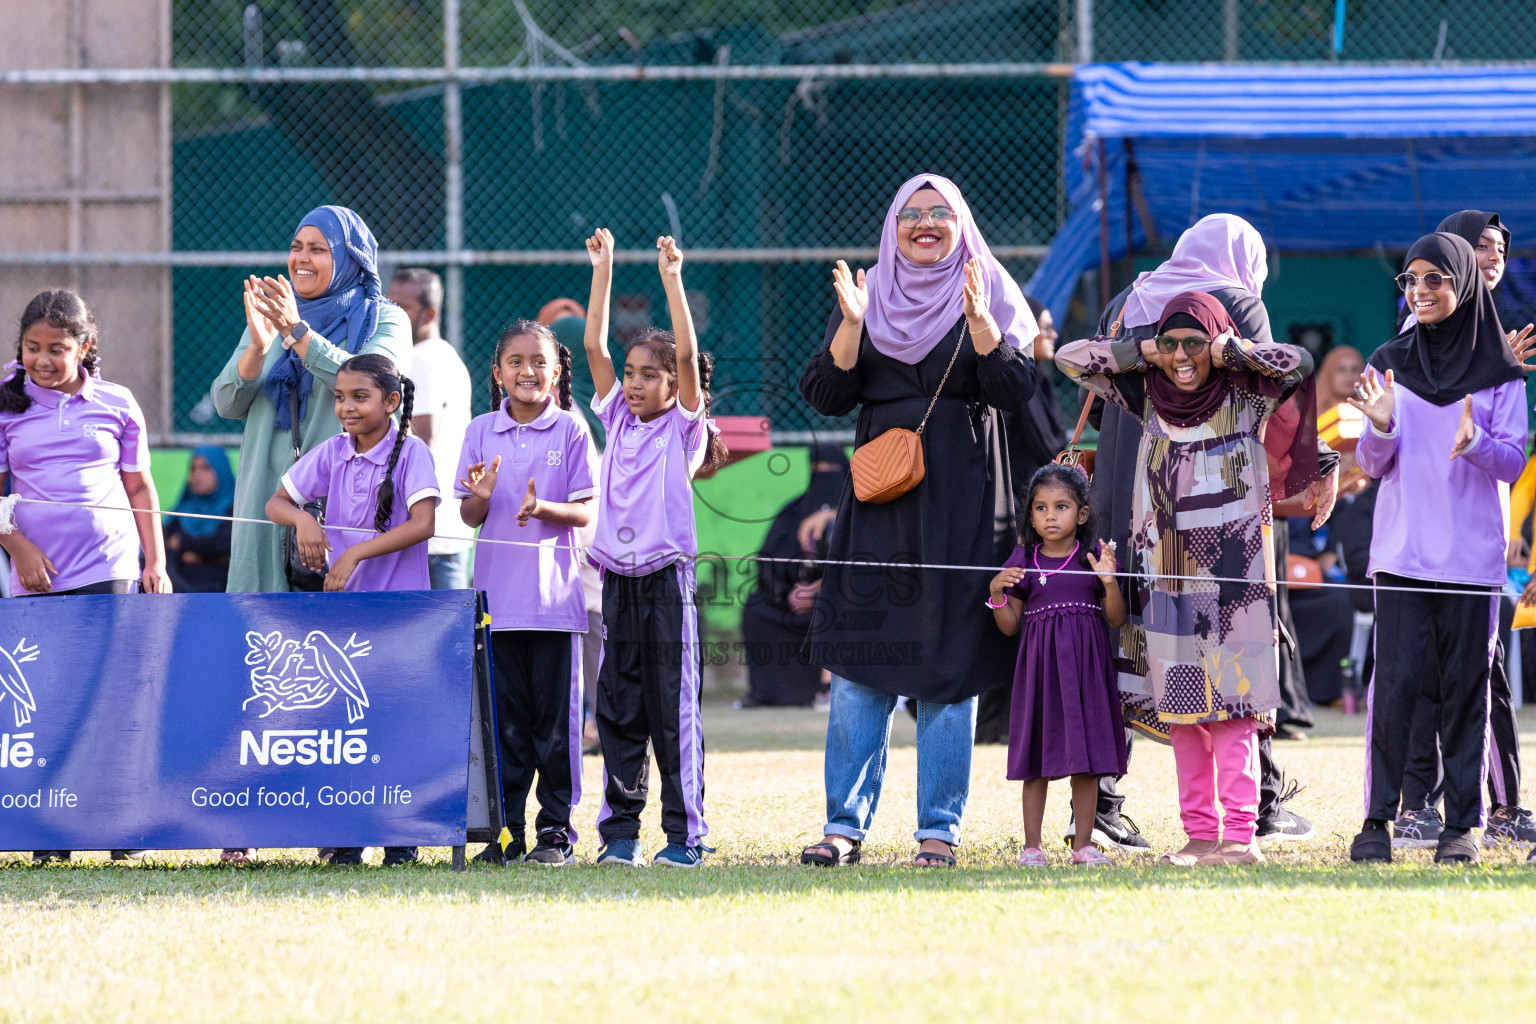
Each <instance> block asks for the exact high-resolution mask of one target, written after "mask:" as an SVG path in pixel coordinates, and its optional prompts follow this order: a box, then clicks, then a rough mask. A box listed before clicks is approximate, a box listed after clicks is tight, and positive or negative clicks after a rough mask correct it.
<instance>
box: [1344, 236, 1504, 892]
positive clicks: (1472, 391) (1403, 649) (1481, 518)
mask: <svg viewBox="0 0 1536 1024" xmlns="http://www.w3.org/2000/svg"><path fill="white" fill-rule="evenodd" d="M1404 263H1405V272H1404V273H1403V274H1402V275H1401V276H1400V277H1399V278H1398V284H1399V286H1400V287H1402V288H1403V290H1404V292H1405V293H1406V294H1407V296H1408V302H1409V308H1410V309H1411V310H1412V311H1413V313H1414V317H1415V321H1416V322H1415V323H1414V324H1413V326H1412V327H1410V328H1409V329H1408V330H1406V331H1404V332H1402V333H1401V334H1399V335H1398V336H1397V337H1395V338H1393V339H1392V340H1391V341H1389V342H1387V343H1386V344H1384V345H1382V346H1381V347H1380V348H1379V349H1377V350H1376V352H1375V353H1374V354H1373V355H1372V356H1371V359H1370V364H1369V367H1368V369H1367V371H1366V373H1365V374H1363V375H1362V376H1361V381H1360V387H1359V391H1358V393H1359V395H1360V397H1359V398H1352V399H1349V400H1348V401H1349V404H1351V405H1353V406H1354V407H1355V408H1357V409H1359V410H1360V411H1361V412H1363V413H1364V414H1365V417H1366V419H1367V420H1368V421H1369V426H1368V427H1367V429H1366V431H1365V433H1364V434H1363V435H1362V436H1361V438H1360V442H1359V446H1358V447H1357V449H1356V452H1355V457H1356V459H1357V461H1358V462H1359V464H1360V468H1361V469H1363V470H1364V471H1365V472H1366V473H1367V474H1368V475H1370V476H1373V477H1376V478H1378V479H1379V480H1380V481H1381V484H1380V489H1379V490H1378V492H1377V498H1376V511H1375V516H1374V528H1373V532H1372V537H1371V560H1370V566H1369V570H1368V571H1369V573H1370V575H1371V577H1372V579H1373V580H1374V581H1375V583H1376V587H1377V590H1376V639H1375V651H1376V668H1375V672H1374V673H1373V678H1372V682H1371V694H1370V702H1369V704H1368V706H1367V714H1366V728H1367V732H1368V735H1369V736H1370V743H1369V747H1368V751H1367V759H1366V809H1365V824H1364V827H1363V828H1362V829H1361V831H1360V834H1359V835H1357V836H1356V837H1355V840H1354V843H1353V844H1352V845H1351V847H1350V857H1351V859H1352V860H1356V861H1387V860H1390V859H1391V856H1392V851H1391V837H1390V836H1389V835H1388V833H1387V831H1386V826H1387V823H1388V822H1390V821H1392V820H1393V819H1395V818H1396V816H1397V813H1398V809H1399V802H1400V797H1401V791H1402V784H1403V776H1404V771H1405V768H1406V764H1407V758H1408V747H1409V735H1410V732H1411V730H1412V725H1413V712H1414V707H1415V705H1416V703H1417V701H1418V697H1419V695H1420V694H1421V693H1424V692H1426V691H1427V692H1429V693H1430V694H1432V695H1434V696H1437V697H1438V699H1439V703H1440V714H1439V726H1440V735H1441V738H1442V740H1443V742H1444V759H1445V811H1446V813H1445V828H1444V830H1443V831H1442V833H1441V835H1440V838H1439V841H1438V843H1437V846H1436V853H1435V859H1436V861H1439V862H1447V861H1449V862H1469V861H1475V860H1476V859H1477V855H1478V854H1477V845H1476V843H1475V842H1473V840H1472V839H1471V837H1470V836H1469V835H1468V830H1470V829H1472V828H1474V827H1477V826H1479V825H1481V824H1482V823H1483V820H1482V819H1483V801H1482V785H1483V777H1484V773H1485V767H1486V766H1485V764H1484V754H1485V730H1486V728H1487V721H1488V676H1489V669H1490V662H1491V654H1492V651H1493V626H1494V624H1496V622H1497V618H1496V613H1497V609H1498V600H1499V599H1498V593H1499V591H1500V590H1501V589H1502V587H1503V585H1504V582H1505V579H1506V577H1505V555H1506V549H1507V546H1508V542H1509V537H1508V534H1509V523H1508V520H1507V517H1506V515H1505V513H1504V509H1506V508H1507V507H1508V505H1509V484H1510V483H1511V482H1513V481H1514V480H1515V479H1516V478H1517V477H1518V476H1519V475H1520V471H1521V470H1522V469H1523V468H1524V466H1525V433H1526V415H1527V413H1526V410H1527V408H1528V406H1527V403H1526V394H1525V375H1524V373H1523V372H1522V371H1521V369H1520V364H1519V361H1518V360H1516V359H1515V357H1514V355H1513V353H1512V352H1511V351H1510V348H1509V345H1508V343H1507V342H1506V340H1505V337H1504V329H1503V327H1502V326H1501V325H1500V323H1499V315H1498V312H1497V311H1496V310H1495V309H1494V306H1493V296H1492V295H1491V294H1490V293H1489V291H1488V285H1487V282H1486V281H1485V280H1484V278H1483V276H1482V274H1481V273H1479V271H1478V268H1477V257H1476V256H1475V255H1474V254H1473V251H1472V246H1471V245H1469V244H1468V243H1467V241H1466V239H1464V238H1461V237H1460V236H1458V235H1452V234H1446V233H1437V234H1433V235H1426V236H1424V237H1423V238H1421V239H1419V240H1418V241H1417V242H1415V243H1414V244H1413V247H1412V248H1410V249H1409V250H1408V255H1407V258H1406V259H1405V261H1404ZM1447 456H1449V458H1447ZM1448 538H1450V540H1449V541H1448ZM1448 589H1449V590H1455V591H1467V590H1479V591H1483V592H1485V594H1486V596H1470V595H1467V594H1463V593H1453V594H1448V593H1444V591H1446V590H1448Z"/></svg>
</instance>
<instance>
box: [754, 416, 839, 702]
mask: <svg viewBox="0 0 1536 1024" xmlns="http://www.w3.org/2000/svg"><path fill="white" fill-rule="evenodd" d="M847 483H848V456H847V455H846V454H845V453H844V452H843V449H842V446H841V445H832V444H817V445H813V446H812V447H811V481H810V484H809V485H808V486H807V487H806V489H805V493H804V494H802V495H800V497H798V498H796V499H795V500H794V501H791V502H790V503H789V504H788V505H785V506H784V507H783V508H782V509H780V510H779V514H778V515H776V516H774V518H773V525H772V526H770V527H769V528H768V536H767V537H766V538H764V540H763V546H762V549H761V550H760V551H759V552H758V553H759V554H761V555H763V556H765V557H769V558H786V559H793V558H809V559H817V558H825V557H826V554H827V537H828V535H829V533H830V528H831V525H832V521H833V519H834V518H835V516H836V510H837V503H838V500H839V499H841V498H842V496H843V488H844V487H845V486H846V485H847ZM821 573H822V567H821V564H820V563H819V562H814V561H807V562H758V563H757V588H756V589H755V590H753V591H752V593H751V594H750V595H748V597H747V600H746V604H745V605H744V606H743V607H742V611H741V638H742V641H743V642H744V643H745V644H746V654H747V681H748V685H749V686H750V687H751V692H750V693H749V694H748V695H747V697H746V699H745V700H743V701H742V702H741V706H742V707H744V708H757V707H773V706H785V705H796V706H803V707H809V706H810V705H811V704H812V703H813V702H814V701H815V699H816V693H817V691H818V690H819V689H820V688H821V669H820V668H818V667H817V666H816V665H815V664H814V663H813V662H812V661H811V658H810V652H809V651H808V650H807V649H806V646H805V638H806V636H807V635H808V634H809V633H810V629H811V606H812V605H813V604H814V603H815V601H816V592H817V591H818V590H819V589H820V588H821Z"/></svg>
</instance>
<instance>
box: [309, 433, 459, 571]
mask: <svg viewBox="0 0 1536 1024" xmlns="http://www.w3.org/2000/svg"><path fill="white" fill-rule="evenodd" d="M399 432H400V429H399V428H398V427H395V426H393V425H391V427H390V428H389V433H388V434H386V435H384V440H382V441H380V442H379V443H378V444H376V445H374V446H373V447H372V448H370V449H368V450H367V451H366V452H363V453H362V454H361V455H359V454H358V452H357V447H356V446H355V445H354V444H353V442H352V435H351V434H337V435H336V436H335V437H331V438H327V439H326V440H325V441H323V442H321V443H320V444H317V445H316V446H315V447H314V448H312V449H310V451H309V453H308V454H306V455H304V456H301V457H300V459H299V461H298V462H295V463H294V464H293V467H292V468H291V469H289V470H288V472H286V473H284V474H283V488H284V489H285V490H287V492H288V496H289V497H290V498H292V499H293V500H294V501H296V502H298V503H299V504H300V505H302V504H304V503H305V502H307V501H314V500H315V499H317V498H324V499H325V525H326V531H325V535H326V538H327V539H328V540H329V541H330V542H331V548H332V551H331V556H330V560H331V563H332V564H335V561H336V559H338V558H340V557H341V554H342V552H344V551H346V550H347V548H350V547H351V546H352V545H354V544H361V543H362V542H363V541H365V540H371V539H372V538H374V537H377V536H378V534H376V533H374V532H373V516H374V513H375V511H376V510H377V509H378V494H379V488H380V487H381V486H383V484H384V471H385V470H386V469H387V468H388V467H389V453H390V452H392V451H393V450H394V448H395V438H396V436H397V435H398V434H399ZM423 498H431V499H432V500H433V502H438V501H441V500H442V493H441V492H440V491H438V489H437V470H436V469H435V468H434V466H433V465H432V452H431V451H430V450H429V449H428V448H427V446H426V445H425V444H424V443H423V442H422V440H421V438H419V437H414V436H413V437H407V438H406V439H405V447H404V448H401V449H400V461H399V462H397V463H395V507H394V510H393V512H392V513H391V514H390V517H389V528H390V529H391V530H393V529H394V528H395V527H397V526H399V525H400V524H401V523H404V522H405V521H406V520H407V519H409V518H411V506H412V505H414V504H416V503H417V502H418V501H420V500H422V499H423ZM335 526H362V527H366V528H367V532H360V531H358V530H335V529H331V527H335ZM346 589H347V591H348V592H349V593H360V592H364V591H376V590H431V589H432V581H431V578H430V576H429V575H428V572H427V544H426V541H422V542H421V543H420V544H412V545H411V546H410V547H408V548H405V549H403V550H401V551H395V552H393V553H391V554H388V555H379V556H378V557H377V558H365V559H363V560H362V561H361V562H359V563H357V569H356V571H354V572H353V573H352V578H351V579H349V580H347V588H346Z"/></svg>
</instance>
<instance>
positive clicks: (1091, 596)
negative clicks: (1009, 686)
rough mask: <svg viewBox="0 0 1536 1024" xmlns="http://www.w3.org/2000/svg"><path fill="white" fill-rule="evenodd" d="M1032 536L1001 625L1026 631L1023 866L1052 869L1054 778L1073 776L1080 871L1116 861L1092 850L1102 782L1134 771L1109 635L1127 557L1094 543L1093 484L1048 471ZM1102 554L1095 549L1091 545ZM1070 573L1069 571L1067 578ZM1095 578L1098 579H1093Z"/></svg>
mask: <svg viewBox="0 0 1536 1024" xmlns="http://www.w3.org/2000/svg"><path fill="white" fill-rule="evenodd" d="M1028 511H1029V515H1028V516H1027V517H1026V518H1025V520H1024V523H1025V525H1024V535H1023V536H1022V537H1021V538H1020V543H1019V545H1018V546H1017V547H1015V548H1014V549H1013V554H1011V555H1009V556H1008V561H1007V562H1005V563H1004V566H1003V571H1002V572H1000V573H998V574H997V575H996V576H995V577H993V579H992V593H991V596H990V597H989V598H988V599H987V606H988V607H990V608H991V609H992V615H993V617H994V618H995V619H996V620H997V628H998V629H1001V630H1002V631H1003V632H1004V633H1005V634H1007V635H1008V636H1013V635H1014V634H1016V633H1018V632H1019V628H1020V626H1021V625H1022V626H1023V630H1024V636H1023V639H1022V641H1021V642H1020V644H1019V660H1018V665H1017V667H1016V668H1015V669H1014V685H1013V713H1012V717H1011V719H1010V722H1009V727H1008V778H1010V779H1022V780H1024V852H1023V853H1021V854H1019V864H1020V865H1021V866H1023V867H1045V866H1046V864H1047V862H1046V858H1045V852H1044V851H1043V850H1041V849H1040V823H1041V819H1042V818H1044V817H1045V795H1046V788H1047V787H1048V785H1049V784H1050V782H1051V780H1052V779H1062V778H1068V777H1070V778H1071V779H1072V810H1073V813H1074V815H1075V818H1076V822H1077V831H1076V834H1075V835H1074V837H1073V840H1072V863H1074V864H1084V865H1093V866H1105V865H1108V864H1109V863H1110V861H1109V858H1107V857H1105V856H1104V855H1103V854H1102V853H1100V852H1099V851H1098V850H1097V849H1095V848H1094V846H1093V842H1092V838H1091V837H1092V834H1093V816H1094V809H1095V806H1096V803H1097V800H1098V777H1099V776H1101V775H1123V774H1124V773H1125V756H1126V751H1125V727H1124V724H1123V723H1122V721H1121V718H1120V693H1119V689H1118V685H1117V683H1116V679H1115V671H1114V661H1113V656H1112V653H1111V650H1110V643H1109V631H1108V630H1107V629H1106V628H1105V623H1106V622H1107V623H1108V624H1109V626H1110V627H1112V628H1115V629H1118V628H1120V626H1122V625H1123V624H1124V623H1125V598H1124V597H1123V596H1122V595H1121V593H1120V587H1119V586H1118V585H1117V584H1116V581H1115V576H1114V573H1115V549H1114V545H1113V544H1106V543H1105V542H1104V541H1099V542H1098V543H1097V544H1095V543H1094V531H1093V512H1092V510H1091V509H1090V508H1089V507H1088V480H1087V478H1086V477H1084V476H1083V474H1082V473H1080V472H1079V471H1078V470H1076V469H1073V468H1071V467H1068V466H1061V465H1057V464H1056V463H1048V464H1047V465H1045V466H1043V467H1042V468H1041V469H1040V470H1039V471H1038V472H1037V473H1035V475H1034V478H1033V479H1031V480H1030V482H1029V504H1028ZM1090 546H1092V547H1093V548H1094V550H1093V551H1091V552H1090V550H1089V548H1090ZM1062 570H1067V571H1065V572H1063V571H1062ZM1083 570H1088V571H1083Z"/></svg>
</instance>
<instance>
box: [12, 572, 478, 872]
mask: <svg viewBox="0 0 1536 1024" xmlns="http://www.w3.org/2000/svg"><path fill="white" fill-rule="evenodd" d="M474 659H475V594H474V592H473V591H468V590H461V591H440V592H419V593H392V594H184V595H170V596H163V597H162V596H148V595H131V596H117V597H64V598H23V599H14V600H9V601H5V602H3V603H0V836H3V839H0V848H4V849H8V850H31V849H83V850H100V849H122V848H143V849H207V848H215V847H282V846H417V845H427V846H431V845H436V846H448V845H461V844H463V843H464V841H465V813H466V801H467V795H466V794H467V791H468V771H469V750H470V721H471V705H472V701H473V697H474Z"/></svg>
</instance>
